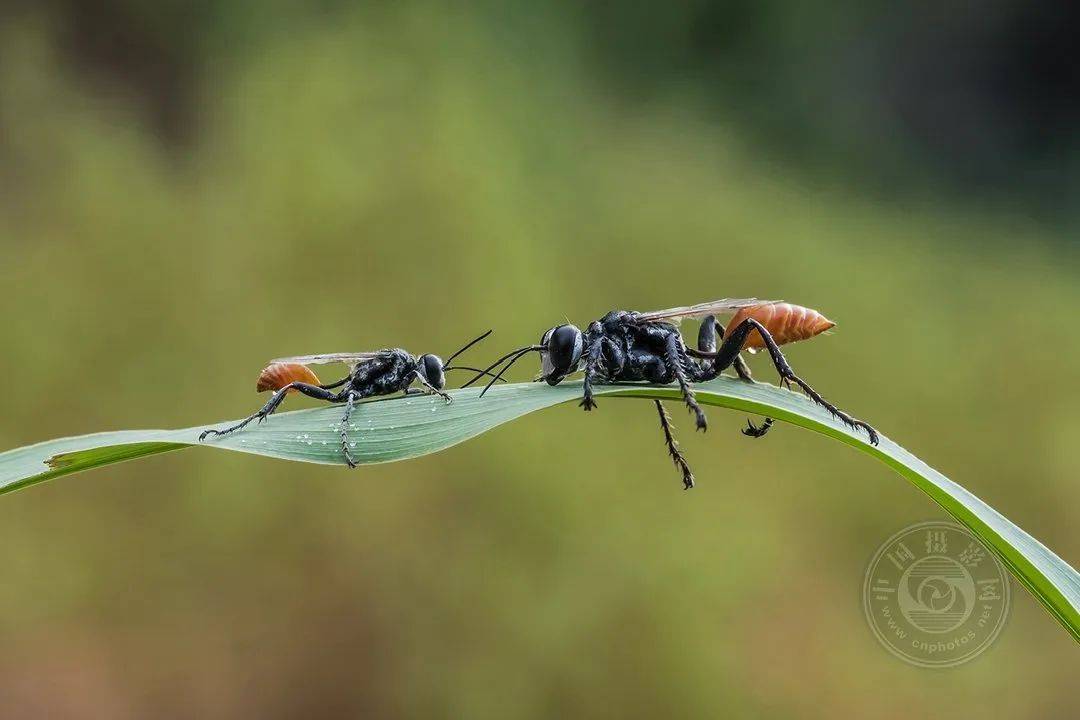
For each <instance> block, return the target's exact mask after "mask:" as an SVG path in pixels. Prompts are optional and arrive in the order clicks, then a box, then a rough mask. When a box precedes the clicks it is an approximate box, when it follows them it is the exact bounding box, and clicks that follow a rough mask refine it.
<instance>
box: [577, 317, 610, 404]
mask: <svg viewBox="0 0 1080 720" xmlns="http://www.w3.org/2000/svg"><path fill="white" fill-rule="evenodd" d="M585 337H586V338H587V342H588V344H589V346H588V348H587V349H586V353H585V380H584V381H583V382H582V386H581V388H582V393H583V397H582V398H581V402H580V403H578V406H579V407H583V408H585V411H586V412H588V411H589V410H592V409H593V408H595V407H596V401H595V400H593V396H592V383H593V378H594V376H595V375H596V373H597V371H598V370H599V368H600V356H601V354H602V352H603V349H604V337H603V329H602V328H601V327H600V323H598V322H593V323H592V324H591V325H589V329H588V330H586V331H585Z"/></svg>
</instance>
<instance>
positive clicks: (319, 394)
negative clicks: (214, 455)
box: [199, 382, 348, 442]
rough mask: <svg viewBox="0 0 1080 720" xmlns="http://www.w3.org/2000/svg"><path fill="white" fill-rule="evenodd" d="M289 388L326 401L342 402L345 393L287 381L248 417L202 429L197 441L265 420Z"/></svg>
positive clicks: (281, 400) (226, 433)
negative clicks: (224, 424)
mask: <svg viewBox="0 0 1080 720" xmlns="http://www.w3.org/2000/svg"><path fill="white" fill-rule="evenodd" d="M289 390H297V391H299V392H301V393H303V394H304V395H307V396H308V397H312V398H315V399H316V400H326V401H328V402H342V401H344V400H345V393H332V392H330V391H329V390H324V389H323V388H321V387H319V386H318V385H309V384H308V383H302V382H293V383H289V384H288V385H286V386H285V387H283V388H281V389H280V390H278V391H277V392H275V393H274V396H273V397H271V398H270V400H269V401H268V402H267V403H266V404H265V405H263V406H262V408H261V409H260V410H259V411H258V412H257V413H254V414H253V415H249V416H248V417H246V418H244V419H243V420H241V421H240V422H238V423H237V424H235V425H233V426H232V427H227V428H225V429H224V430H216V429H213V428H211V429H209V430H203V431H202V432H201V433H199V442H202V441H203V440H205V439H206V438H207V437H208V436H209V435H228V434H229V433H232V432H236V431H237V430H242V429H243V428H245V427H247V425H248V423H250V422H251V421H252V420H258V421H259V422H260V423H261V422H262V421H264V420H266V418H267V417H269V416H270V415H271V414H273V412H274V411H275V410H277V409H278V407H279V406H280V405H281V403H282V402H283V401H284V400H285V395H286V394H287V393H288V392H289ZM346 392H348V391H346Z"/></svg>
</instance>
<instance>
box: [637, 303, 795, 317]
mask: <svg viewBox="0 0 1080 720" xmlns="http://www.w3.org/2000/svg"><path fill="white" fill-rule="evenodd" d="M778 302H781V301H780V300H758V299H757V298H724V299H723V300H713V301H712V302H704V303H698V304H697V305H686V306H684V307H675V308H668V309H667V310H656V311H654V312H645V313H638V316H637V319H638V322H654V321H657V320H663V321H666V322H672V323H678V322H679V321H680V320H682V319H683V318H702V317H705V316H707V315H716V314H723V313H731V312H735V311H736V310H740V309H742V308H748V307H755V306H757V305H772V304H774V303H778Z"/></svg>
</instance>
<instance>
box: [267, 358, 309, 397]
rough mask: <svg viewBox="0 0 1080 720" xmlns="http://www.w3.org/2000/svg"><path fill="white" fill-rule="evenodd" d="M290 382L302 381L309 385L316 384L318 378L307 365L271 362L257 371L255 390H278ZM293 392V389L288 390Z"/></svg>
mask: <svg viewBox="0 0 1080 720" xmlns="http://www.w3.org/2000/svg"><path fill="white" fill-rule="evenodd" d="M291 382H303V383H308V384H309V385H318V384H319V378H318V377H317V376H316V375H315V373H314V372H312V371H311V368H309V367H308V366H307V365H301V364H300V363H272V364H270V365H267V366H266V367H264V368H263V371H262V372H261V373H259V380H258V382H256V383H255V390H256V391H257V392H263V391H264V390H274V391H277V390H280V389H281V388H283V387H285V386H286V385H288V384H289V383H291ZM289 392H295V389H293V390H289Z"/></svg>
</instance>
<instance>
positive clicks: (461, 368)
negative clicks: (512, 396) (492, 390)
mask: <svg viewBox="0 0 1080 720" xmlns="http://www.w3.org/2000/svg"><path fill="white" fill-rule="evenodd" d="M443 370H444V371H450V370H469V371H470V372H474V373H480V374H481V375H487V376H488V377H494V373H489V372H488V371H487V370H481V369H480V368H474V367H469V366H468V365H454V366H453V367H444V368H443ZM503 382H505V380H504V381H503Z"/></svg>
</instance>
